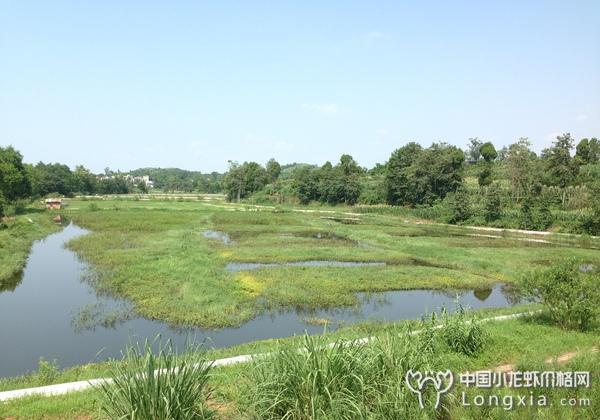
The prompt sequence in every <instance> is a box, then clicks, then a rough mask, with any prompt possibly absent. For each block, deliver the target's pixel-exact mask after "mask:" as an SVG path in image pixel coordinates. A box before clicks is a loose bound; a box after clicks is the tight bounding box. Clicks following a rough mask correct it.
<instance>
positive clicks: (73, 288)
mask: <svg viewBox="0 0 600 420" xmlns="http://www.w3.org/2000/svg"><path fill="white" fill-rule="evenodd" d="M86 233H87V231H86V230H84V229H81V228H79V227H77V226H75V225H73V224H71V225H69V226H67V227H65V228H64V229H63V230H62V231H61V232H59V233H55V234H52V235H49V236H48V237H47V238H45V239H43V240H41V241H36V242H35V243H34V244H33V247H32V249H31V253H30V255H29V259H28V260H27V265H26V267H25V269H24V271H23V273H22V275H21V276H20V278H17V279H15V280H14V281H13V282H10V283H9V284H8V285H5V286H4V288H2V286H0V377H4V376H14V375H19V374H24V373H27V372H30V371H33V370H36V369H37V366H38V362H39V359H40V357H44V358H45V359H46V360H54V359H56V360H57V361H58V364H59V365H60V367H69V366H73V365H77V364H83V363H88V362H94V361H100V360H104V359H107V358H109V357H120V354H121V353H120V352H121V350H122V349H123V348H124V346H126V345H127V344H130V343H132V342H135V341H143V340H144V339H146V338H148V339H150V340H152V339H154V338H155V337H156V336H157V335H158V334H160V335H161V336H162V338H163V339H169V338H170V339H171V340H172V341H173V343H174V344H175V345H176V346H178V347H180V346H181V347H182V346H183V345H184V344H185V342H186V340H188V339H189V338H190V337H193V338H194V339H195V340H196V341H198V342H201V341H204V340H207V339H208V340H209V344H210V346H212V347H217V348H219V347H228V346H232V345H236V344H241V343H245V342H249V341H255V340H261V339H267V338H281V337H287V336H290V335H294V334H302V333H303V332H304V331H307V332H309V333H313V334H314V333H319V332H322V331H323V326H321V325H314V324H311V323H309V322H307V321H308V320H309V319H329V320H331V321H332V325H333V326H335V325H339V323H340V322H341V323H346V324H349V323H354V322H359V321H364V320H388V321H391V320H398V319H411V318H419V317H420V316H421V315H422V314H423V313H425V312H431V311H433V310H438V309H439V308H441V307H442V306H446V307H449V308H450V307H453V306H454V300H455V299H456V296H457V294H456V292H445V293H441V292H433V291H427V290H411V291H394V292H385V293H376V294H359V299H360V302H361V304H360V306H359V307H356V308H339V309H330V310H326V309H323V310H316V311H298V310H294V309H290V310H283V311H270V312H267V313H264V314H262V315H260V316H258V317H256V318H254V319H253V320H251V321H249V322H247V323H245V324H244V325H242V326H241V327H239V328H224V329H220V330H206V329H201V328H189V329H182V328H173V327H170V326H169V325H167V324H165V323H163V322H159V321H152V320H148V319H144V318H140V317H137V316H135V315H133V314H132V313H131V312H130V311H129V309H128V308H129V305H128V303H127V302H125V301H121V300H118V299H113V298H110V297H106V296H101V295H98V294H97V293H96V292H95V291H94V289H93V288H92V287H91V286H90V285H89V284H88V283H87V282H86V281H82V278H83V277H84V275H85V273H86V272H87V269H88V267H87V266H86V264H85V263H83V262H82V261H80V260H79V259H78V258H77V256H76V255H75V254H74V253H73V252H72V251H70V250H68V249H65V247H64V244H65V243H66V242H67V241H69V240H70V239H73V238H75V237H77V236H80V235H84V234H86ZM458 296H459V299H460V302H461V303H462V304H463V305H466V306H469V307H472V308H483V307H500V306H507V305H509V304H510V301H509V299H508V298H507V297H506V296H505V294H504V293H503V290H502V286H501V285H497V286H495V287H494V288H493V289H489V290H483V291H481V290H480V291H472V290H471V291H461V292H459V295H458ZM102 312H108V313H109V315H108V316H106V314H105V315H102ZM115 314H116V315H115ZM98 316H100V319H102V321H101V322H100V323H99V324H100V325H95V326H94V321H95V320H96V318H98ZM111 317H113V318H111ZM90 321H92V323H91V325H90ZM332 328H333V327H332V326H330V327H329V329H332Z"/></svg>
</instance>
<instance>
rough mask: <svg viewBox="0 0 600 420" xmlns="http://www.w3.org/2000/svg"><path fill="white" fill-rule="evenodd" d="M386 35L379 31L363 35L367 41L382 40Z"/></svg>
mask: <svg viewBox="0 0 600 420" xmlns="http://www.w3.org/2000/svg"><path fill="white" fill-rule="evenodd" d="M386 36H387V35H386V34H385V33H383V32H381V31H371V32H369V33H367V34H366V35H365V37H366V38H367V39H382V38H385V37H386Z"/></svg>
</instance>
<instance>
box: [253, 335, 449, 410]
mask: <svg viewBox="0 0 600 420" xmlns="http://www.w3.org/2000/svg"><path fill="white" fill-rule="evenodd" d="M303 343H304V344H303V347H302V348H301V349H298V348H295V347H284V348H282V349H280V351H277V352H275V353H274V354H273V355H270V356H266V357H262V358H260V359H258V360H256V361H255V362H254V364H253V366H252V367H251V368H250V369H249V371H248V372H247V374H246V379H247V381H246V383H245V386H244V387H243V389H242V399H241V405H242V406H243V408H242V410H243V411H244V415H245V416H246V417H249V418H256V419H361V418H370V419H392V418H398V416H399V415H400V416H401V417H403V418H434V417H436V416H438V415H440V411H444V410H446V409H447V408H446V405H445V403H444V404H442V406H441V407H440V408H438V410H437V412H436V410H435V409H434V408H433V407H426V409H425V410H423V409H421V408H420V407H419V405H418V399H417V398H416V397H415V395H414V394H412V393H411V392H410V390H409V389H408V388H407V387H406V386H404V380H405V379H404V377H405V374H406V371H407V370H408V369H414V370H419V369H420V370H432V369H434V366H433V364H432V362H433V361H434V360H436V358H435V357H434V356H433V353H432V352H430V351H422V350H423V349H422V342H421V339H420V337H419V336H410V334H408V332H407V331H404V332H403V333H402V334H392V333H389V334H387V335H385V336H383V337H379V338H375V339H373V340H371V341H369V342H361V341H350V342H344V341H337V342H335V343H333V344H328V343H327V342H326V340H325V338H324V337H310V336H305V338H304V342H303Z"/></svg>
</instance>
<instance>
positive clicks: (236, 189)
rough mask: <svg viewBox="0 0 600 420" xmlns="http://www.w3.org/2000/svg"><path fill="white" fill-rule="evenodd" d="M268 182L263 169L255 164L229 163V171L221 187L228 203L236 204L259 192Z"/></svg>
mask: <svg viewBox="0 0 600 420" xmlns="http://www.w3.org/2000/svg"><path fill="white" fill-rule="evenodd" d="M267 182H268V175H267V171H266V169H265V168H263V167H262V166H261V165H260V164H258V163H256V162H244V163H243V164H242V165H240V164H238V163H237V162H232V161H230V162H229V171H228V172H227V173H226V174H225V179H224V181H223V184H224V185H223V186H224V188H225V191H226V192H227V198H228V199H229V201H233V200H234V199H235V200H237V201H238V202H239V201H240V200H241V199H242V198H246V197H248V196H249V195H251V194H252V193H254V192H256V191H259V190H261V189H262V188H263V187H264V186H265V185H266V184H267Z"/></svg>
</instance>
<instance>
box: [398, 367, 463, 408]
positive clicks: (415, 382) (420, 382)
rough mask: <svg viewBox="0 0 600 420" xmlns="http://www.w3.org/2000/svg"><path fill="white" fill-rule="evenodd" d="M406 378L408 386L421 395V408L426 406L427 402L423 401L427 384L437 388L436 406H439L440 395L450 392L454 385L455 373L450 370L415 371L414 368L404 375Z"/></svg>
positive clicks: (418, 395)
mask: <svg viewBox="0 0 600 420" xmlns="http://www.w3.org/2000/svg"><path fill="white" fill-rule="evenodd" d="M404 379H405V380H406V386H408V389H410V390H411V391H412V392H414V393H415V394H417V397H419V405H420V406H421V408H425V404H424V403H423V391H424V390H425V387H426V386H427V384H429V383H431V384H433V387H434V388H435V390H436V394H435V405H434V408H438V406H439V405H440V397H441V396H442V394H445V393H446V392H448V390H449V389H450V388H451V387H452V384H453V383H454V375H452V372H450V371H449V370H446V371H445V372H423V373H422V372H413V370H412V369H409V370H408V371H407V372H406V376H405V377H404Z"/></svg>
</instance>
